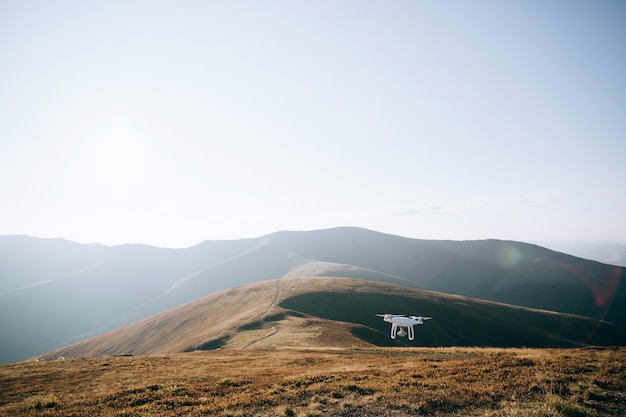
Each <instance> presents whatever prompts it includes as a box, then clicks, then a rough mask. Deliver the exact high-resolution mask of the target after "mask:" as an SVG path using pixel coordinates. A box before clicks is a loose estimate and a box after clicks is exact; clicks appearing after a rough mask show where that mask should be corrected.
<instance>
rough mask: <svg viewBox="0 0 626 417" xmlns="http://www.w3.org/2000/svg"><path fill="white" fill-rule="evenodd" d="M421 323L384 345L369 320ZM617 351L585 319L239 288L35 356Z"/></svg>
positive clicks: (328, 290)
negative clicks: (415, 319)
mask: <svg viewBox="0 0 626 417" xmlns="http://www.w3.org/2000/svg"><path fill="white" fill-rule="evenodd" d="M386 312H392V313H403V314H423V315H431V316H433V317H434V320H432V321H429V322H427V323H426V324H425V325H424V326H418V327H417V329H416V340H415V341H414V342H409V341H408V340H407V339H405V338H398V339H397V340H395V341H394V340H391V339H390V338H389V324H387V323H384V322H383V321H382V320H381V319H380V318H378V317H376V314H377V313H386ZM586 343H592V344H601V345H607V344H608V345H619V344H622V345H623V344H626V333H625V332H624V331H620V330H619V329H617V328H615V327H614V326H611V325H609V324H607V323H600V322H597V321H594V320H591V319H586V318H581V317H577V316H569V315H564V314H557V313H550V312H545V311H537V310H531V309H526V308H521V307H513V306H507V305H503V304H498V303H491V302H486V301H480V300H473V299H469V298H466V297H460V296H451V295H447V294H441V293H434V292H430V291H423V290H417V289H411V288H407V287H401V286H396V285H390V284H382V283H376V282H369V281H362V280H356V279H343V278H308V279H306V278H292V279H281V280H272V281H265V282H262V283H255V284H247V285H243V286H240V287H237V288H233V289H230V290H227V291H222V292H220V293H217V294H214V295H211V296H209V297H205V298H202V299H200V300H197V301H194V302H191V303H188V304H186V305H184V306H181V307H178V308H175V309H172V310H169V311H167V312H164V313H160V314H158V315H156V316H153V317H150V318H148V319H145V320H142V321H139V322H136V323H133V324H131V325H128V326H124V327H122V328H120V329H117V330H114V331H112V332H109V333H106V334H104V335H101V336H97V337H95V338H92V339H89V340H86V341H83V342H79V343H77V344H74V345H71V346H68V347H66V348H62V349H58V350H55V351H53V352H50V353H47V354H45V355H43V356H42V358H44V359H54V358H57V357H61V356H62V357H66V358H67V357H80V356H99V355H116V354H117V355H119V354H134V355H138V354H139V355H144V354H167V353H175V352H183V351H190V350H196V349H199V350H206V349H215V348H217V347H222V348H230V349H246V348H251V347H253V348H280V347H329V346H333V347H340V348H346V347H367V346H398V345H407V344H408V345H413V346H455V345H458V346H540V347H542V346H562V347H569V346H580V345H585V344H586Z"/></svg>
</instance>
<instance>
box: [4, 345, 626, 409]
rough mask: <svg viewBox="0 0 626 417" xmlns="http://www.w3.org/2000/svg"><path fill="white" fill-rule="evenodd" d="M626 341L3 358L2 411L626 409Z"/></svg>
mask: <svg viewBox="0 0 626 417" xmlns="http://www.w3.org/2000/svg"><path fill="white" fill-rule="evenodd" d="M625 363H626V348H593V349H591V348H588V349H571V350H567V349H495V348H491V349H489V348H385V349H335V350H321V349H308V350H287V349H285V350H222V351H207V352H196V353H186V354H176V355H171V356H152V357H149V356H142V357H139V356H135V357H100V358H86V359H70V360H58V361H50V362H24V363H18V364H12V365H3V366H0V415H2V416H5V415H6V416H13V415H31V416H66V415H74V416H83V415H85V416H86V415H100V416H107V417H108V416H110V417H113V416H116V417H117V416H130V415H133V416H153V415H159V416H182V415H185V416H205V415H209V416H221V417H226V416H230V417H234V416H286V417H313V416H364V415H370V416H371V415H376V416H402V415H418V416H420V415H428V416H452V415H455V416H458V415H463V416H485V417H504V416H530V417H545V416H553V417H579V416H585V417H591V416H593V417H603V416H615V415H626V378H625V376H626V365H624V364H625Z"/></svg>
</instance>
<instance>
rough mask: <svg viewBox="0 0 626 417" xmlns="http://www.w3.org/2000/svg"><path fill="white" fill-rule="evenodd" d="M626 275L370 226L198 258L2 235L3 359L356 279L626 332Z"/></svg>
mask: <svg viewBox="0 0 626 417" xmlns="http://www.w3.org/2000/svg"><path fill="white" fill-rule="evenodd" d="M624 270H625V268H620V267H616V266H611V265H604V264H600V263H598V262H594V261H589V260H584V259H580V258H576V257H573V256H570V255H566V254H562V253H558V252H554V251H551V250H549V249H545V248H541V247H540V246H537V245H532V244H525V243H521V242H511V241H502V240H481V241H436V240H420V239H412V238H406V237H400V236H394V235H389V234H384V233H379V232H374V231H371V230H367V229H359V228H335V229H324V230H317V231H309V232H289V231H283V232H276V233H272V234H269V235H266V236H262V237H258V238H251V239H241V240H227V241H205V242H201V243H199V244H197V245H195V246H192V247H190V248H187V249H167V248H156V247H151V246H148V245H122V246H112V247H108V246H105V245H99V244H89V245H84V244H78V243H74V242H69V241H63V240H55V239H52V240H40V239H37V238H27V237H19V238H15V237H12V238H6V237H0V277H2V279H1V280H0V332H1V333H2V334H3V335H7V337H6V338H4V339H3V340H2V341H0V362H7V361H15V360H20V359H24V358H26V357H30V356H36V355H37V354H41V353H43V352H45V351H49V350H53V349H55V348H57V347H61V346H64V345H68V344H71V343H73V342H76V341H79V340H82V339H86V338H89V337H91V336H95V335H97V334H100V333H103V332H106V331H109V330H112V329H115V328H117V327H119V326H122V325H125V324H128V323H132V322H134V321H137V320H140V319H143V318H146V317H149V316H151V315H154V314H158V313H159V312H162V311H165V310H167V309H170V308H174V307H176V306H180V305H182V304H185V303H187V302H190V301H193V300H195V299H198V298H201V297H203V296H206V295H210V294H212V293H215V292H218V291H222V290H226V289H228V288H232V287H235V286H238V285H243V284H246V283H250V282H258V281H265V280H271V279H278V278H282V277H289V276H297V275H299V276H318V277H321V276H340V277H341V276H345V277H350V278H366V279H369V280H371V281H381V282H388V283H392V284H401V285H404V286H408V287H413V288H421V289H428V290H435V291H439V292H445V293H450V294H460V295H463V296H468V297H473V298H480V299H486V300H491V301H497V302H504V303H507V304H514V305H522V306H527V307H533V308H540V309H546V310H554V311H561V312H565V313H573V314H578V315H586V316H589V317H595V318H597V319H603V320H608V321H612V322H615V323H617V324H618V325H621V326H626V289H625V284H624V280H623V279H622V278H623V277H624V276H626V275H625V274H624Z"/></svg>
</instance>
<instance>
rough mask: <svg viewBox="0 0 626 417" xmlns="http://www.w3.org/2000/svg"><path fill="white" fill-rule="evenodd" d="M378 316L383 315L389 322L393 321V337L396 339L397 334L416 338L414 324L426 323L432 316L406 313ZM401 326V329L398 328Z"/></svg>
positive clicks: (410, 338)
mask: <svg viewBox="0 0 626 417" xmlns="http://www.w3.org/2000/svg"><path fill="white" fill-rule="evenodd" d="M376 315H377V316H378V317H382V318H383V320H384V321H386V322H387V323H391V338H392V339H395V338H396V334H397V335H398V336H407V335H408V338H409V340H413V339H415V331H414V330H413V326H414V325H416V324H424V320H430V319H432V317H422V316H409V317H406V316H405V315H404V314H376ZM398 328H399V330H398Z"/></svg>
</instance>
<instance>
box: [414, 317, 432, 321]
mask: <svg viewBox="0 0 626 417" xmlns="http://www.w3.org/2000/svg"><path fill="white" fill-rule="evenodd" d="M411 318H412V319H413V320H420V319H421V320H432V317H422V316H411Z"/></svg>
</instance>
